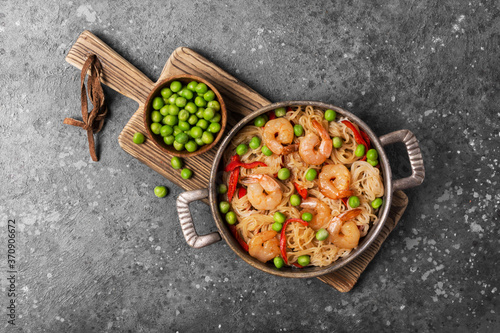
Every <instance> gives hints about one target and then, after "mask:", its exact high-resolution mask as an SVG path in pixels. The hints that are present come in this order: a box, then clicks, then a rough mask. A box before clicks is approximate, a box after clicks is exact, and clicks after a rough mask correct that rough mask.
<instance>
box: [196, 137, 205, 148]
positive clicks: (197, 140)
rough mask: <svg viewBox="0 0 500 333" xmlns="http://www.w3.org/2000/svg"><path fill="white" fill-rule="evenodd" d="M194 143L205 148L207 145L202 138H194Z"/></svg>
mask: <svg viewBox="0 0 500 333" xmlns="http://www.w3.org/2000/svg"><path fill="white" fill-rule="evenodd" d="M194 142H196V144H197V145H198V146H203V145H204V144H205V142H203V140H202V139H201V138H194Z"/></svg>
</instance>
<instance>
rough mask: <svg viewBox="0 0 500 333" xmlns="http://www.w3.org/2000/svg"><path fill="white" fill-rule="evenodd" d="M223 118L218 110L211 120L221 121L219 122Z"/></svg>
mask: <svg viewBox="0 0 500 333" xmlns="http://www.w3.org/2000/svg"><path fill="white" fill-rule="evenodd" d="M221 119H222V116H221V114H220V113H218V112H217V113H216V114H215V115H214V117H213V118H212V119H210V121H211V122H212V123H219V122H220V121H221Z"/></svg>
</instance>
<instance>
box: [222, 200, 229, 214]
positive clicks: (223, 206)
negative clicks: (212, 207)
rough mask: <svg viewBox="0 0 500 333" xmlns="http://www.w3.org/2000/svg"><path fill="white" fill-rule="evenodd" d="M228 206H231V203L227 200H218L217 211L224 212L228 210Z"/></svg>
mask: <svg viewBox="0 0 500 333" xmlns="http://www.w3.org/2000/svg"><path fill="white" fill-rule="evenodd" d="M229 208H231V204H230V203H229V202H227V201H221V202H219V211H220V212H221V213H222V214H226V213H227V212H229Z"/></svg>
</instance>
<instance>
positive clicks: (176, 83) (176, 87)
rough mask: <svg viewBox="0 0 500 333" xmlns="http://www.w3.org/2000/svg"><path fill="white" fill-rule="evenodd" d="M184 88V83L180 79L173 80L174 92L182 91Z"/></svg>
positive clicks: (172, 88) (172, 87) (171, 84)
mask: <svg viewBox="0 0 500 333" xmlns="http://www.w3.org/2000/svg"><path fill="white" fill-rule="evenodd" d="M181 89H182V83H180V82H179V81H172V83H170V90H172V91H173V92H174V93H176V92H178V91H180V90H181Z"/></svg>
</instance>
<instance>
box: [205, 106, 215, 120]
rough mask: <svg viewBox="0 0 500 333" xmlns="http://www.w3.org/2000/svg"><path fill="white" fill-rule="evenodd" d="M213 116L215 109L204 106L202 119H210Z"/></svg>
mask: <svg viewBox="0 0 500 333" xmlns="http://www.w3.org/2000/svg"><path fill="white" fill-rule="evenodd" d="M214 116H215V110H214V109H212V108H206V109H205V111H203V119H205V120H210V119H212V118H213V117H214Z"/></svg>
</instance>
